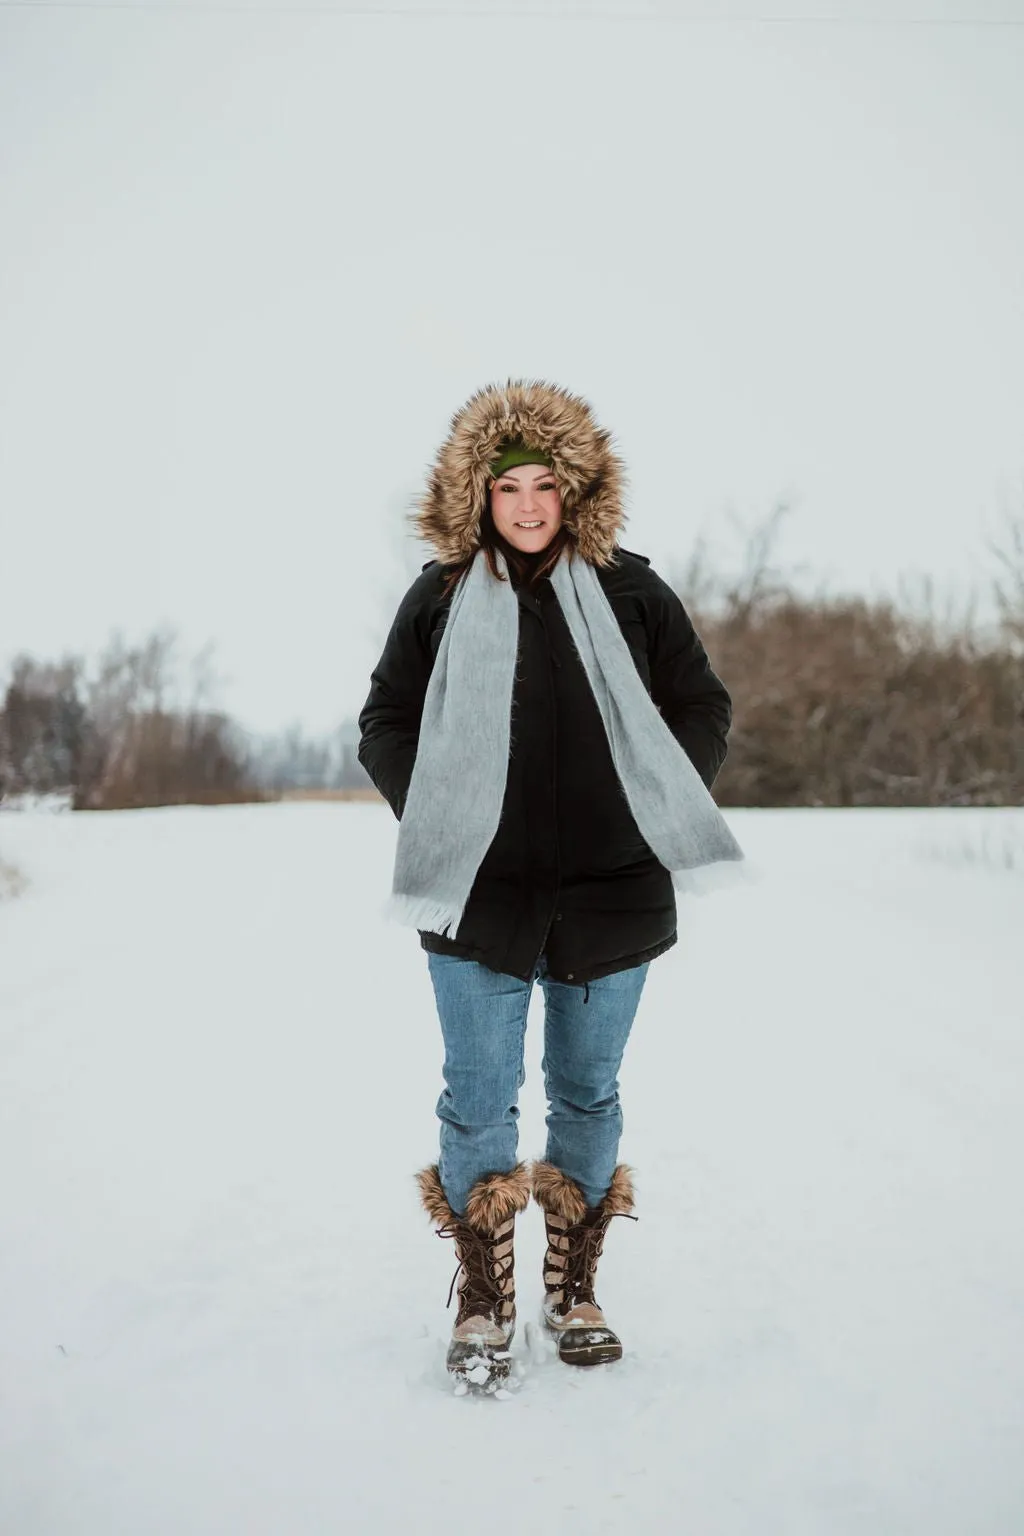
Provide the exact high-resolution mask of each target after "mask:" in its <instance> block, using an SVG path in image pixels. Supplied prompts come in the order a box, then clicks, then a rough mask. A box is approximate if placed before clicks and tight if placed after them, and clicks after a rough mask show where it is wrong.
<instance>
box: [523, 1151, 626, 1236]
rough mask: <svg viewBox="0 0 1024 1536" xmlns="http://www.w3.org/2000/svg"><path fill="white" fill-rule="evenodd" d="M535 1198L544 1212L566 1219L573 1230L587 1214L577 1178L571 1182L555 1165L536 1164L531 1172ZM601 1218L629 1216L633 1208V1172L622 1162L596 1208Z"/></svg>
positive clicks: (585, 1203)
mask: <svg viewBox="0 0 1024 1536" xmlns="http://www.w3.org/2000/svg"><path fill="white" fill-rule="evenodd" d="M530 1176H531V1182H532V1184H533V1198H534V1199H535V1200H536V1202H537V1204H538V1205H539V1206H540V1207H541V1209H542V1210H545V1211H551V1212H552V1213H553V1214H554V1215H555V1216H561V1217H563V1218H564V1219H565V1220H566V1221H567V1222H568V1223H569V1225H570V1226H571V1227H575V1226H577V1225H578V1224H579V1223H580V1222H581V1221H582V1220H583V1218H584V1216H585V1215H586V1214H587V1202H586V1200H585V1199H584V1198H583V1191H582V1190H581V1189H580V1187H579V1185H578V1184H577V1183H576V1181H575V1179H570V1177H569V1175H568V1174H567V1173H563V1172H562V1170H561V1168H556V1167H555V1165H554V1164H553V1163H534V1164H533V1165H532V1167H531V1170H530ZM596 1209H597V1210H598V1212H599V1213H600V1214H601V1215H602V1216H628V1215H629V1213H630V1211H632V1209H633V1170H632V1168H630V1167H628V1166H627V1165H626V1164H625V1163H620V1164H619V1165H618V1167H617V1168H616V1170H615V1172H614V1173H613V1174H612V1182H611V1184H610V1185H609V1186H608V1190H607V1192H606V1194H605V1196H604V1199H603V1200H602V1201H601V1203H600V1205H598V1206H597V1207H596Z"/></svg>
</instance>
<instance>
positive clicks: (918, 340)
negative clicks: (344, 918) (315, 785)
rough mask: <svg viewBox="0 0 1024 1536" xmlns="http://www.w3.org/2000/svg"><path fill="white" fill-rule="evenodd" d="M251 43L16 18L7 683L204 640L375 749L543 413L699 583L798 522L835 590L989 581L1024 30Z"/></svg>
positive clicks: (1022, 458) (2, 489)
mask: <svg viewBox="0 0 1024 1536" xmlns="http://www.w3.org/2000/svg"><path fill="white" fill-rule="evenodd" d="M227 6H228V0H225V5H224V6H222V7H221V8H220V9H217V10H213V11H197V10H194V9H191V8H190V9H189V10H187V11H186V10H184V9H179V8H173V9H161V8H154V7H152V6H148V7H147V6H139V7H133V6H131V5H128V6H122V7H120V8H108V7H106V6H103V5H98V6H97V5H88V6H87V7H84V8H82V7H76V6H67V7H61V6H47V7H45V8H38V7H33V6H13V7H12V6H10V5H8V4H6V3H0V220H2V227H0V667H4V666H6V663H7V662H8V661H9V659H10V657H11V656H12V655H13V654H14V653H15V652H16V651H20V650H29V651H31V652H33V653H35V654H37V655H40V656H45V655H54V654H56V653H58V652H60V651H61V650H63V649H66V648H70V649H76V650H85V651H87V652H89V651H94V650H95V649H96V648H97V647H98V646H99V645H100V644H101V643H102V642H103V640H104V639H105V637H106V636H107V634H108V633H109V631H110V630H111V628H112V627H113V626H115V625H118V626H121V627H122V628H123V629H124V630H125V631H126V632H127V633H128V634H129V635H130V636H141V635H143V634H144V633H146V632H148V631H149V630H150V629H151V628H152V627H153V626H154V625H155V624H157V623H161V622H164V623H171V624H175V625H177V626H178V627H179V628H180V629H181V631H182V635H183V639H184V641H185V645H186V649H197V648H198V647H199V646H200V645H201V644H202V643H203V642H205V641H207V640H213V641H215V642H216V643H217V654H218V661H219V668H220V671H221V672H222V674H223V675H224V678H225V685H224V692H223V698H224V702H225V703H226V704H227V705H228V706H229V707H230V708H231V709H232V710H233V711H234V712H235V713H237V714H238V715H239V717H240V718H241V719H243V720H244V721H245V723H247V724H249V725H251V726H254V727H257V728H273V727H276V726H280V725H283V724H285V723H287V722H289V721H291V720H299V721H301V722H303V723H304V724H305V725H306V726H308V727H309V728H311V729H315V730H319V729H326V728H329V727H331V726H333V725H334V724H336V723H337V722H338V721H339V720H340V718H341V717H342V716H344V715H350V714H354V713H355V712H356V711H357V710H358V708H359V706H360V705H361V703H362V701H363V698H364V696H365V693H366V690H367V686H368V676H369V671H370V668H371V667H372V665H373V663H374V661H375V660H376V657H377V655H378V653H379V650H380V646H381V643H382V641H383V637H384V634H385V632H386V629H387V626H388V624H389V623H390V619H391V617H392V614H393V611H394V608H395V606H396V604H397V602H398V600H399V598H400V596H401V593H402V592H403V591H404V589H405V587H406V586H407V585H408V583H409V582H410V581H411V580H412V578H413V576H414V575H415V574H416V573H417V572H418V570H419V567H420V565H421V564H422V563H423V562H424V561H425V560H427V559H429V558H430V551H429V550H428V549H427V548H426V547H425V546H422V545H420V544H418V543H416V542H415V541H414V540H412V539H411V538H410V537H409V536H408V535H406V533H405V525H404V521H403V517H404V513H405V512H406V511H407V509H408V508H409V507H410V505H411V502H412V498H413V497H414V496H415V494H416V492H417V490H418V488H419V487H420V485H421V484H422V482H423V479H424V475H425V472H426V468H427V465H428V463H429V461H430V459H431V457H432V455H433V453H434V451H435V449H436V447H437V444H438V443H439V441H440V440H441V438H442V437H443V436H444V434H445V432H446V430H447V425H448V421H449V418H450V416H451V413H452V412H453V410H455V409H456V408H457V407H458V406H459V405H460V404H461V403H462V402H463V401H464V400H465V398H466V397H467V396H468V395H469V394H470V393H471V392H472V391H473V390H475V389H476V388H478V387H479V386H480V385H482V384H484V383H486V382H490V381H494V380H502V379H505V378H507V377H509V376H527V377H541V378H547V379H552V380H554V381H556V382H558V383H560V384H563V385H564V386H566V387H568V388H570V389H572V390H574V391H577V392H579V393H581V394H583V395H585V396H586V397H587V398H588V399H589V400H590V401H591V403H592V404H593V406H594V409H595V412H596V413H597V415H598V417H599V419H600V420H601V421H602V422H603V423H604V424H605V425H606V426H608V427H610V428H611V430H612V431H613V433H614V434H615V437H616V439H617V445H618V448H619V451H620V452H621V453H622V455H623V456H624V458H625V459H626V462H627V466H628V469H629V476H630V489H629V502H628V511H629V514H630V521H629V525H628V527H627V530H626V533H625V536H624V539H623V542H624V544H625V545H626V547H627V548H631V549H635V550H639V551H641V552H643V553H645V554H648V555H650V556H651V558H652V559H653V561H654V563H655V565H656V567H657V568H659V569H661V570H662V571H663V573H664V574H668V573H669V570H670V568H671V567H672V566H673V565H679V564H681V563H682V562H683V560H684V559H685V557H686V555H687V553H688V552H689V550H690V548H691V546H692V544H693V541H694V539H695V538H696V537H697V536H698V535H700V534H701V533H703V534H705V535H706V536H708V537H709V538H710V539H711V542H712V544H713V545H716V544H717V545H719V546H720V547H721V550H722V558H723V559H727V558H729V552H730V551H731V550H734V548H735V543H736V539H735V535H734V534H731V533H730V531H729V530H730V523H729V516H730V514H732V515H735V516H737V517H739V518H740V519H743V520H746V521H748V522H751V521H756V520H757V519H759V518H761V517H763V516H764V515H765V514H766V513H767V512H768V510H769V509H770V508H771V506H772V505H773V504H774V503H775V502H776V501H778V500H779V499H782V498H785V499H787V500H788V501H790V502H791V503H792V506H793V511H792V513H791V515H790V517H789V519H788V523H787V525H786V530H785V536H784V539H783V542H782V545H781V547H780V555H781V557H782V558H783V559H784V560H786V561H787V562H791V563H793V564H795V565H800V566H802V567H803V568H804V569H805V571H806V572H807V573H808V576H807V579H820V581H821V582H822V583H823V584H827V585H829V586H831V587H833V588H839V587H842V588H847V589H856V590H862V591H879V590H885V589H892V588H893V587H894V586H895V585H896V584H897V583H898V582H899V580H900V578H901V576H907V577H909V576H912V575H913V573H915V572H916V573H930V574H931V575H932V576H933V577H934V578H935V579H936V580H937V582H938V583H939V585H940V587H945V588H946V589H948V590H952V591H956V592H961V593H966V592H967V591H968V590H970V589H971V588H972V586H977V585H980V584H982V583H983V582H984V580H985V576H986V571H987V569H988V559H987V556H986V551H985V540H986V538H987V537H988V536H989V535H990V534H992V533H993V532H994V531H995V530H996V529H997V527H998V524H999V518H1000V515H1001V508H1002V507H1003V506H1004V505H1005V504H1007V503H1012V502H1013V500H1014V498H1016V504H1017V506H1018V508H1020V509H1022V510H1024V6H1022V5H1020V4H1015V5H1003V6H1001V7H1000V6H996V5H992V6H987V7H984V6H978V5H973V6H972V5H970V4H961V5H955V6H954V5H951V4H946V5H942V4H931V5H928V6H924V5H918V6H916V7H913V6H910V5H905V6H903V7H898V6H896V5H889V6H887V7H886V11H887V15H888V16H889V17H890V18H891V17H895V16H899V17H901V18H903V19H902V20H900V21H896V22H893V21H891V20H889V21H887V22H885V23H884V24H883V23H881V22H877V21H874V20H871V19H868V18H870V17H871V16H872V15H877V13H878V11H879V10H881V9H882V5H881V0H879V4H878V5H876V6H872V7H868V6H866V5H861V6H859V7H858V6H854V5H848V6H847V7H845V8H843V15H844V16H845V18H846V19H844V20H835V19H833V20H827V19H824V18H825V17H826V16H827V15H831V16H833V17H835V16H836V15H837V13H838V11H839V9H840V8H838V7H836V6H834V5H833V6H831V7H825V6H822V5H818V6H813V5H800V6H796V5H793V6H790V7H788V9H787V10H786V11H785V12H784V11H783V10H782V8H780V9H779V11H778V14H789V15H797V14H799V15H801V16H804V17H810V16H812V15H816V16H817V17H818V19H816V20H806V21H801V22H795V21H790V22H783V21H778V20H776V21H768V20H760V21H752V20H746V21H744V20H739V19H731V20H728V19H727V20H723V19H722V18H723V17H726V16H729V15H731V16H733V17H737V16H740V15H742V16H747V17H750V16H752V15H754V14H758V15H761V16H765V15H767V14H768V13H767V12H766V10H765V7H763V6H757V5H754V4H751V5H747V6H742V7H741V6H738V5H734V6H732V7H731V10H730V7H729V6H728V5H721V4H720V5H717V6H715V7H714V14H715V16H716V17H717V18H718V19H716V20H714V21H711V20H708V19H707V13H708V12H709V11H710V9H711V8H710V7H705V14H704V18H703V19H701V13H700V8H699V7H696V6H691V7H685V6H681V5H675V6H673V5H670V4H668V3H665V4H662V5H661V6H657V7H656V6H643V7H641V6H636V7H633V8H632V10H631V11H630V17H629V19H627V18H626V17H625V16H624V15H623V14H621V13H622V12H625V11H626V10H627V6H626V4H625V0H623V3H622V4H621V5H619V6H617V7H616V6H613V5H612V4H610V3H606V4H605V5H604V6H603V7H599V6H595V7H587V6H583V5H575V6H571V7H569V6H560V7H555V6H550V7H548V8H547V10H548V13H549V14H548V15H547V16H529V15H522V14H520V15H518V16H513V15H511V14H510V13H511V12H512V11H513V10H514V9H516V8H515V7H513V6H510V5H505V6H502V7H500V9H501V12H502V14H501V15H494V14H487V12H488V7H487V6H486V5H477V6H476V7H475V8H474V12H473V14H472V15H471V16H459V15H455V14H451V12H453V11H456V10H458V9H460V7H459V6H458V5H454V6H448V7H446V8H445V9H446V14H444V15H437V14H429V13H428V12H427V8H425V7H423V6H414V5H408V6H406V7H405V8H406V9H407V10H409V11H415V12H416V13H417V14H409V15H397V14H386V10H387V8H386V7H380V8H378V9H377V10H376V12H375V13H374V14H373V15H361V16H352V15H349V16H345V15H342V14H340V13H334V14H331V13H327V14H324V13H322V12H320V11H317V10H316V9H315V8H312V7H311V8H307V9H302V8H301V7H298V6H296V7H290V8H289V7H283V6H278V7H277V8H276V9H273V10H253V9H252V8H247V9H240V10H236V9H229V8H227ZM601 8H603V9H604V10H605V11H612V10H617V11H618V12H619V13H620V14H616V15H611V16H605V17H603V18H600V19H594V18H593V16H583V15H580V14H578V13H579V12H581V11H583V10H593V9H601ZM490 9H491V10H492V11H493V10H496V9H498V7H491V8H490ZM521 9H523V10H526V11H529V10H534V11H538V10H542V9H543V7H541V6H539V5H538V4H536V3H535V0H534V3H532V4H528V5H526V6H525V7H522V8H521ZM570 10H571V11H573V12H574V13H576V14H573V15H567V14H565V13H566V12H568V11H570ZM555 11H561V13H562V15H561V18H560V19H553V13H554V12H555ZM654 12H657V13H658V14H657V15H655V14H653V13H654ZM928 17H931V18H937V17H942V18H944V21H943V23H942V24H927V22H926V20H925V18H928ZM687 18H689V19H687ZM694 18H697V19H694ZM1013 21H1016V22H1018V23H1020V24H1018V25H1013V24H995V23H998V22H1002V23H1011V22H1013Z"/></svg>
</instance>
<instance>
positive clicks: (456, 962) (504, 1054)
mask: <svg viewBox="0 0 1024 1536" xmlns="http://www.w3.org/2000/svg"><path fill="white" fill-rule="evenodd" d="M427 963H428V966H429V969H430V979H431V981H432V982H433V986H434V997H435V1000H436V1002H437V1013H438V1018H439V1019H440V1022H441V1033H442V1036H443V1038H444V1052H445V1054H444V1068H443V1071H444V1081H445V1087H444V1091H443V1092H442V1094H441V1097H440V1098H439V1099H438V1101H437V1116H438V1119H439V1120H440V1122H441V1127H440V1144H441V1150H440V1157H439V1160H438V1166H439V1172H440V1177H441V1184H442V1187H443V1189H444V1192H445V1196H446V1198H447V1200H448V1204H449V1205H450V1206H451V1208H452V1210H453V1211H454V1212H455V1213H456V1215H458V1216H461V1215H463V1214H464V1213H465V1209H466V1201H467V1199H468V1197H469V1191H470V1190H471V1189H472V1187H473V1185H474V1184H475V1183H476V1182H477V1180H478V1179H481V1178H483V1177H484V1176H485V1175H486V1174H488V1173H508V1172H510V1170H511V1169H513V1168H514V1167H515V1165H516V1157H517V1152H518V1147H519V1108H518V1101H519V1089H520V1088H521V1087H522V1085H523V1080H524V1076H525V1071H524V1066H523V1041H524V1038H525V1035H526V1016H527V1013H528V1011H529V1005H530V994H531V992H532V991H533V982H532V981H529V982H526V981H520V980H519V978H518V977H516V976H507V975H505V974H504V972H501V971H492V970H490V969H489V968H488V967H487V966H486V965H481V964H480V963H479V962H478V961H476V960H464V959H461V958H460V957H459V956H457V955H437V954H433V953H431V952H429V951H428V953H427Z"/></svg>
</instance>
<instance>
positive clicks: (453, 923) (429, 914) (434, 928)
mask: <svg viewBox="0 0 1024 1536" xmlns="http://www.w3.org/2000/svg"><path fill="white" fill-rule="evenodd" d="M463 910H464V909H463V908H462V907H460V908H458V909H457V910H456V908H455V907H453V906H452V904H451V902H443V901H438V900H437V898H436V897H434V896H408V895H403V894H402V893H401V892H397V891H393V892H392V893H391V895H390V896H389V897H388V899H387V901H386V902H385V903H384V908H383V916H384V917H385V918H387V919H389V920H390V921H391V922H393V923H399V924H400V925H401V926H402V927H404V928H421V929H425V930H426V932H428V933H439V934H441V935H442V937H446V938H450V939H453V938H454V937H455V934H456V932H457V930H458V926H459V924H460V923H461V921H462V913H463ZM449 929H450V930H451V932H449Z"/></svg>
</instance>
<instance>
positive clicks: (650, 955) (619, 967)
mask: <svg viewBox="0 0 1024 1536" xmlns="http://www.w3.org/2000/svg"><path fill="white" fill-rule="evenodd" d="M417 932H418V933H419V936H420V948H421V949H425V950H426V951H427V953H428V954H432V955H453V956H454V957H455V958H456V959H458V960H476V961H477V962H478V963H479V964H480V965H488V962H487V961H486V960H485V959H484V951H483V950H480V949H478V948H476V947H475V946H474V945H472V944H460V943H459V942H458V941H457V940H456V939H446V938H445V937H444V935H443V934H440V933H431V932H429V931H427V930H425V929H423V928H419V929H417ZM678 942H679V931H678V929H674V930H673V931H672V933H670V934H669V936H668V938H667V939H661V940H659V942H658V943H657V944H652V945H650V946H649V947H648V948H647V949H642V950H640V951H639V952H638V953H637V954H635V955H625V956H622V957H620V958H619V959H617V960H605V961H602V963H601V964H600V965H590V966H584V967H583V968H582V969H581V970H577V971H569V972H568V973H567V974H566V975H564V976H556V975H555V974H554V972H553V971H549V972H548V974H549V975H550V977H551V980H552V981H560V982H562V983H564V985H566V986H570V987H584V986H586V985H587V983H588V982H591V981H599V980H600V979H601V977H602V976H614V975H616V974H617V973H618V972H619V971H630V970H632V969H633V968H634V966H637V965H643V964H645V963H646V962H647V961H650V960H657V958H658V956H659V955H663V954H665V952H666V951H667V950H670V949H671V948H672V947H673V945H675V944H678ZM542 953H543V951H542ZM488 969H489V970H494V967H493V966H490V965H488ZM497 974H498V975H500V976H515V978H516V980H517V981H529V980H530V979H531V977H530V973H527V974H526V975H523V973H522V972H521V971H499V972H498V973H497Z"/></svg>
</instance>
